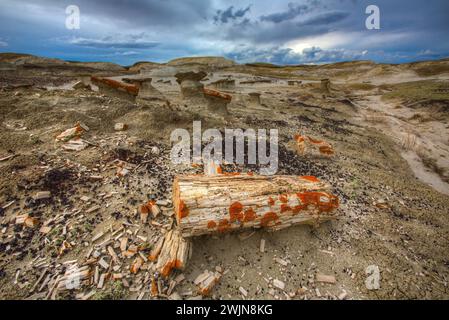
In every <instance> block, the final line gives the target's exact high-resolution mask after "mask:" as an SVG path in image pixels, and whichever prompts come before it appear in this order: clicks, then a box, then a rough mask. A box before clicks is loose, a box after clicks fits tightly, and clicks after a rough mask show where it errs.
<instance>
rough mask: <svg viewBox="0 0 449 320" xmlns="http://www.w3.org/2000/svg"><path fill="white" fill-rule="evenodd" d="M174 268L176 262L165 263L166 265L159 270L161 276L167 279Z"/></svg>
mask: <svg viewBox="0 0 449 320" xmlns="http://www.w3.org/2000/svg"><path fill="white" fill-rule="evenodd" d="M175 266H176V261H169V262H167V264H166V265H165V266H164V267H163V268H162V270H161V275H162V276H163V277H164V278H167V277H168V276H169V275H170V273H171V271H172V270H173V268H174V267H175Z"/></svg>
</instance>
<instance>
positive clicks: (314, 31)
mask: <svg viewBox="0 0 449 320" xmlns="http://www.w3.org/2000/svg"><path fill="white" fill-rule="evenodd" d="M370 4H375V5H377V6H379V8H380V12H381V30H367V29H366V28H365V19H366V17H367V14H366V13H365V9H366V7H367V6H368V5H370ZM68 5H77V6H78V7H79V8H80V11H81V29H80V30H68V29H66V28H65V18H66V14H65V8H66V7H67V6H68ZM448 12H449V1H447V0H427V1H425V2H424V1H407V0H395V1H391V0H376V1H371V0H326V1H321V0H285V1H284V0H280V1H272V0H257V1H256V0H240V1H238V0H229V1H228V0H128V1H125V0H96V1H91V0H23V1H16V0H1V1H0V47H1V49H2V50H10V51H20V52H28V53H32V54H41V55H46V56H51V57H61V58H69V59H70V58H77V59H81V58H82V59H85V60H99V58H102V57H108V59H110V61H114V62H120V63H132V62H133V61H134V59H139V60H148V59H154V60H156V61H166V60H168V59H171V58H174V57H179V56H185V55H228V56H233V57H235V59H236V60H237V61H257V60H260V61H269V62H273V63H289V64H290V63H293V64H294V63H301V62H324V61H332V59H334V60H335V61H339V60H341V59H356V58H364V59H365V58H370V59H374V60H376V61H384V62H400V61H406V60H407V59H408V60H413V59H424V58H426V57H431V58H432V57H435V58H436V57H442V56H444V54H446V53H447V52H449V33H448V32H447V30H449V18H448ZM124 57H129V58H124Z"/></svg>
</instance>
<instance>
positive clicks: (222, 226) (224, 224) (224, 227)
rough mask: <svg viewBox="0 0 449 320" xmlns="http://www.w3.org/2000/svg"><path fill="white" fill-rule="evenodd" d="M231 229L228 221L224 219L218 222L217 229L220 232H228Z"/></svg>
mask: <svg viewBox="0 0 449 320" xmlns="http://www.w3.org/2000/svg"><path fill="white" fill-rule="evenodd" d="M229 228H230V225H229V220H228V219H223V220H220V221H219V222H218V227H217V231H218V232H226V231H228V230H229Z"/></svg>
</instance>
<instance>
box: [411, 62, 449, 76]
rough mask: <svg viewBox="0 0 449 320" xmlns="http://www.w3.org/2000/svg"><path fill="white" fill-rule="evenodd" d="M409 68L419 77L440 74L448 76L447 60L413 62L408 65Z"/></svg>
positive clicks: (448, 66) (448, 65) (448, 63)
mask: <svg viewBox="0 0 449 320" xmlns="http://www.w3.org/2000/svg"><path fill="white" fill-rule="evenodd" d="M408 66H409V68H410V69H412V70H413V71H415V72H416V73H417V74H418V75H419V76H422V77H429V76H437V75H440V74H449V59H443V60H438V61H425V62H415V63H410V64H408Z"/></svg>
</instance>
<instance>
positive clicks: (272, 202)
mask: <svg viewBox="0 0 449 320" xmlns="http://www.w3.org/2000/svg"><path fill="white" fill-rule="evenodd" d="M268 204H269V205H270V206H274V200H273V198H272V197H270V198H268Z"/></svg>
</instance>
